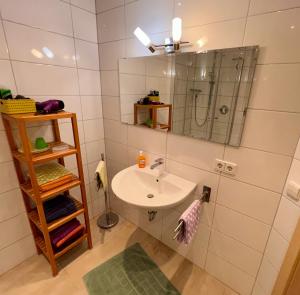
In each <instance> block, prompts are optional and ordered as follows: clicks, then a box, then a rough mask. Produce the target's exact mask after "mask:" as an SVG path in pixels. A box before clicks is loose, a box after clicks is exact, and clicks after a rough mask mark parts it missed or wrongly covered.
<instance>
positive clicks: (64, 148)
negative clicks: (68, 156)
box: [52, 143, 69, 152]
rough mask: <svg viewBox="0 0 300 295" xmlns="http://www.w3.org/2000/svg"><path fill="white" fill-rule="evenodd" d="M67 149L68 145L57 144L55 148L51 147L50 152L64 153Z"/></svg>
mask: <svg viewBox="0 0 300 295" xmlns="http://www.w3.org/2000/svg"><path fill="white" fill-rule="evenodd" d="M68 148H69V145H68V144H65V143H61V144H57V145H55V146H53V147H52V151H53V152H60V151H65V150H67V149H68Z"/></svg>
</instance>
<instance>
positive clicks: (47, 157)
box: [13, 142, 77, 164]
mask: <svg viewBox="0 0 300 295" xmlns="http://www.w3.org/2000/svg"><path fill="white" fill-rule="evenodd" d="M61 144H66V143H64V142H51V143H49V145H50V150H48V151H46V152H43V153H39V154H31V156H32V158H31V160H30V161H32V162H33V163H34V164H40V163H44V162H48V161H51V160H55V159H59V158H63V157H67V156H71V155H74V154H76V153H77V149H76V148H75V147H74V146H71V145H68V144H67V145H68V147H69V148H68V149H66V150H62V151H52V147H55V146H58V145H61ZM13 157H14V158H15V159H17V160H19V161H21V162H27V161H28V160H27V159H26V157H25V155H24V154H23V153H20V152H18V151H15V152H13Z"/></svg>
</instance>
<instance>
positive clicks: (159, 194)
mask: <svg viewBox="0 0 300 295" xmlns="http://www.w3.org/2000/svg"><path fill="white" fill-rule="evenodd" d="M157 175H158V173H157V170H156V169H154V170H151V169H150V168H149V167H145V168H138V166H137V165H134V166H131V167H129V168H126V169H124V170H122V171H120V172H119V173H118V174H117V175H115V177H114V178H113V180H112V190H113V192H114V194H115V195H116V196H117V197H118V198H120V199H121V200H122V201H124V202H126V203H129V204H131V205H135V206H139V207H144V208H152V209H159V208H167V207H172V206H175V205H178V204H179V203H181V202H183V201H184V200H185V198H187V197H188V196H189V195H190V193H191V192H192V191H193V190H194V189H195V188H196V183H194V182H191V181H188V180H185V179H183V178H181V177H179V176H176V175H173V174H170V173H167V172H163V173H162V174H161V175H160V176H159V177H157Z"/></svg>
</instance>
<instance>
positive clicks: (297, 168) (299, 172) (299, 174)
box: [284, 159, 300, 206]
mask: <svg viewBox="0 0 300 295" xmlns="http://www.w3.org/2000/svg"><path fill="white" fill-rule="evenodd" d="M291 181H292V182H295V183H297V184H300V160H297V159H294V160H293V162H292V166H291V169H290V172H289V175H288V178H287V181H286V184H285V188H284V195H285V196H286V197H288V198H289V199H290V200H291V201H292V202H294V203H295V204H296V205H298V206H300V202H299V201H298V200H295V199H293V198H290V196H288V194H287V187H288V185H289V182H291Z"/></svg>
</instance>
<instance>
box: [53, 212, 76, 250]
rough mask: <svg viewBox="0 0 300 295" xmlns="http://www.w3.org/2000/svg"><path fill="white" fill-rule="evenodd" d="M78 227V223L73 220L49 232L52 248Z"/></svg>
mask: <svg viewBox="0 0 300 295" xmlns="http://www.w3.org/2000/svg"><path fill="white" fill-rule="evenodd" d="M78 226H80V222H79V221H78V220H77V219H76V218H74V219H72V220H71V221H69V222H67V223H65V224H63V225H61V226H60V227H58V228H56V229H54V230H53V231H51V232H50V240H51V243H52V245H53V246H55V245H56V244H57V243H58V242H59V241H60V240H62V239H64V238H65V237H66V236H67V235H68V234H69V233H70V232H72V231H73V230H74V229H75V228H77V227H78Z"/></svg>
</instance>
